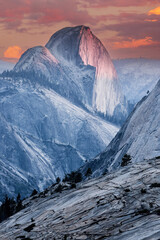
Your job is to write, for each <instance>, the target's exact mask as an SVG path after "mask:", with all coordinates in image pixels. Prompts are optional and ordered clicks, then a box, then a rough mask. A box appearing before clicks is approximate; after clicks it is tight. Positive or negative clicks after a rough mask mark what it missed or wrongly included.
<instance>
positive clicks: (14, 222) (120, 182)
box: [0, 158, 160, 240]
mask: <svg viewBox="0 0 160 240" xmlns="http://www.w3.org/2000/svg"><path fill="white" fill-rule="evenodd" d="M158 183H160V159H158V158H157V159H156V158H154V159H150V160H145V161H143V162H140V163H136V164H135V163H134V164H129V165H128V166H126V167H122V168H120V169H119V170H118V171H116V172H112V173H110V174H108V175H105V176H103V177H99V178H95V179H91V180H88V181H86V182H82V183H80V184H77V187H76V189H70V186H69V184H64V183H63V184H62V188H63V189H64V190H63V191H62V193H55V191H54V189H55V188H56V186H51V187H50V188H48V189H47V190H46V191H45V193H41V194H37V195H36V196H34V197H32V198H28V199H26V200H24V201H23V204H24V205H26V207H25V209H23V210H22V211H20V212H18V213H17V214H15V215H14V216H12V217H10V218H9V219H8V220H6V221H4V222H2V223H1V224H0V239H1V240H13V239H17V240H20V239H39V240H42V239H43V240H44V239H45V240H48V239H56V240H58V239H68V240H70V239H76V240H78V239H81V240H82V239H85V240H90V239H95V240H100V239H107V240H122V239H124V240H142V239H143V240H158V239H159V238H160V187H159V186H160V184H158Z"/></svg>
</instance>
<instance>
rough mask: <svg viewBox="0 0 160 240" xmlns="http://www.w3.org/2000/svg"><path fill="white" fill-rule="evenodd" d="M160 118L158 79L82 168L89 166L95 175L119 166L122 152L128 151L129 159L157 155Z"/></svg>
mask: <svg viewBox="0 0 160 240" xmlns="http://www.w3.org/2000/svg"><path fill="white" fill-rule="evenodd" d="M159 119H160V81H159V82H158V83H157V85H156V86H155V88H154V89H153V91H152V92H151V93H150V94H149V95H148V96H145V97H144V98H143V99H142V100H141V101H140V102H139V103H138V104H137V106H136V107H135V109H134V111H133V112H132V114H131V115H130V116H129V118H128V119H127V121H126V122H125V124H124V125H123V127H122V128H121V129H120V131H119V132H118V133H117V135H116V136H115V138H114V139H113V140H112V141H111V143H110V144H109V145H108V147H107V148H106V150H105V151H104V152H102V153H101V154H100V155H98V156H97V157H96V158H95V159H94V160H93V161H92V162H90V163H88V164H87V166H85V168H88V167H92V169H93V172H94V175H101V174H102V173H103V172H104V171H105V169H108V170H112V169H116V168H118V167H119V166H120V164H121V161H122V157H123V156H124V154H129V155H130V156H131V158H132V162H139V161H143V160H145V159H151V158H155V157H160V137H159V136H160V122H159ZM85 168H84V169H85Z"/></svg>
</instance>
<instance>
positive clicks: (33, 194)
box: [31, 189, 38, 197]
mask: <svg viewBox="0 0 160 240" xmlns="http://www.w3.org/2000/svg"><path fill="white" fill-rule="evenodd" d="M37 193H38V192H37V190H36V189H34V190H33V192H32V194H31V197H33V196H35V195H36V194H37Z"/></svg>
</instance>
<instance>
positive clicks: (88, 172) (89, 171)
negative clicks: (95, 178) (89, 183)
mask: <svg viewBox="0 0 160 240" xmlns="http://www.w3.org/2000/svg"><path fill="white" fill-rule="evenodd" d="M91 175H92V169H91V168H88V169H87V172H86V174H85V176H86V177H89V176H91Z"/></svg>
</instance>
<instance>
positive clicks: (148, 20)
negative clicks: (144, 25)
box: [144, 19, 158, 22]
mask: <svg viewBox="0 0 160 240" xmlns="http://www.w3.org/2000/svg"><path fill="white" fill-rule="evenodd" d="M144 21H146V22H157V21H158V20H157V19H145V20H144Z"/></svg>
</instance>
